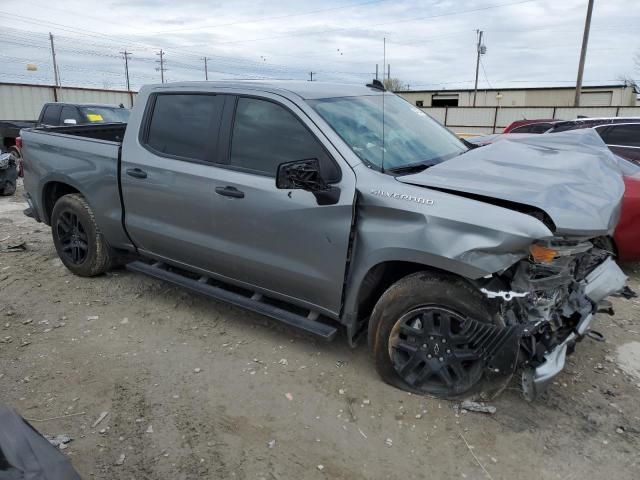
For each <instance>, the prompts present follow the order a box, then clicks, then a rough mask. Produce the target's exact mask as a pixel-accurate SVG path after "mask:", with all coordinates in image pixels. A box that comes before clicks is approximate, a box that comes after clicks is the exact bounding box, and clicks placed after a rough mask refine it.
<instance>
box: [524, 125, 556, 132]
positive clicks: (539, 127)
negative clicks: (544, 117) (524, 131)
mask: <svg viewBox="0 0 640 480" xmlns="http://www.w3.org/2000/svg"><path fill="white" fill-rule="evenodd" d="M550 128H551V124H550V123H534V124H533V125H531V130H529V132H530V133H544V132H546V131H547V130H549V129H550Z"/></svg>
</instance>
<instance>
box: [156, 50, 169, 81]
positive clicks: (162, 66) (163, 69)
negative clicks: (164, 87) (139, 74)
mask: <svg viewBox="0 0 640 480" xmlns="http://www.w3.org/2000/svg"><path fill="white" fill-rule="evenodd" d="M156 55H158V56H159V57H160V60H156V62H157V63H159V64H160V68H156V70H159V71H160V82H161V83H164V72H165V71H166V70H167V69H166V68H164V51H163V50H162V49H160V51H159V52H158V53H156Z"/></svg>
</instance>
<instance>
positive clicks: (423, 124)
mask: <svg viewBox="0 0 640 480" xmlns="http://www.w3.org/2000/svg"><path fill="white" fill-rule="evenodd" d="M383 95H386V96H385V97H383ZM383 101H384V108H385V110H384V115H385V116H384V122H385V124H384V129H383V128H382V125H381V119H382V106H383ZM204 119H206V120H207V121H203V120H204ZM123 135H124V140H123V141H120V140H119V139H121V138H122V137H123ZM22 136H23V142H24V159H25V162H24V164H25V188H26V191H27V199H28V202H29V204H30V211H29V212H28V213H29V214H30V215H31V216H33V217H34V218H35V219H36V220H38V221H43V222H45V223H46V224H48V225H51V227H52V234H53V241H54V245H55V247H56V250H57V252H58V254H59V256H60V258H61V259H62V261H63V263H64V264H65V265H66V266H67V268H69V269H70V270H71V271H72V272H74V273H76V274H78V275H82V276H93V275H98V274H101V273H103V272H105V271H106V270H107V269H108V268H109V267H110V266H112V265H113V264H114V263H117V262H126V261H129V263H128V264H127V267H128V268H129V269H130V270H133V271H137V272H142V273H146V274H149V275H152V276H154V277H156V278H160V279H163V280H165V281H168V282H171V283H174V284H177V285H181V286H183V287H185V288H189V289H191V290H193V291H195V292H198V293H201V294H204V295H208V296H211V297H214V298H217V299H221V300H225V301H227V302H231V303H233V304H235V305H239V306H242V307H245V308H248V309H251V310H253V311H256V312H259V313H262V314H264V315H267V316H270V317H272V318H274V319H277V320H279V321H281V322H284V323H285V324H287V325H290V326H293V327H296V328H299V329H301V330H304V331H306V332H309V333H313V334H315V335H318V336H320V337H321V338H324V339H327V340H329V339H332V338H333V337H334V336H335V335H336V332H337V326H338V325H343V326H344V327H345V329H346V332H347V338H348V339H349V341H350V342H351V343H352V344H355V343H356V341H357V339H358V338H360V337H361V335H362V334H363V332H365V331H367V332H368V340H369V344H370V347H371V350H372V353H373V356H374V358H375V362H376V368H377V370H378V372H379V373H380V375H381V376H382V378H384V379H385V380H386V381H387V382H389V383H390V384H392V385H395V386H398V387H400V388H403V389H406V390H409V391H414V392H419V393H426V394H431V395H436V396H440V397H447V398H456V397H459V396H470V395H476V394H479V393H481V392H482V393H486V394H494V393H496V392H499V391H500V390H501V389H502V388H504V387H505V386H506V383H507V382H508V381H509V380H510V378H511V376H512V375H513V374H514V372H516V371H518V372H519V373H521V374H522V375H523V377H522V378H523V381H524V382H525V386H524V389H525V392H526V395H527V396H529V397H530V398H533V397H535V396H536V395H537V393H538V392H539V391H540V390H541V389H543V388H544V387H545V386H546V385H547V384H548V383H549V382H550V380H551V379H552V378H553V377H554V376H555V375H556V374H557V373H558V372H559V371H561V369H562V367H563V365H564V358H565V355H566V353H567V351H571V350H572V348H573V346H574V345H575V342H576V341H578V340H579V339H580V338H582V337H583V336H585V335H586V334H587V333H588V331H589V328H590V324H591V322H592V320H593V318H594V313H595V311H596V309H597V305H598V303H599V302H600V300H602V299H603V298H604V297H606V296H607V295H608V294H610V293H612V292H614V291H616V290H617V289H619V288H622V286H623V285H624V280H625V276H624V274H623V273H622V272H621V270H620V269H619V268H618V267H617V265H616V264H615V263H614V262H613V261H612V260H611V258H610V254H609V252H607V251H606V250H604V249H602V248H600V247H599V246H598V239H599V238H600V237H602V236H605V235H607V234H608V233H610V232H611V231H612V229H613V228H614V225H615V221H616V219H617V211H618V209H619V204H620V200H621V198H622V193H623V188H624V185H623V183H622V178H621V175H620V171H619V168H618V163H617V161H616V160H615V157H614V156H613V155H612V154H611V152H610V151H609V150H608V149H606V147H604V146H602V147H601V148H599V147H598V145H597V142H595V146H592V147H589V148H588V149H587V150H585V149H584V148H583V146H584V145H585V143H586V144H589V143H591V144H594V142H593V141H592V140H593V138H592V137H594V136H595V134H594V133H593V132H590V131H585V132H581V133H580V134H578V135H575V134H571V135H567V134H565V135H558V136H555V137H553V138H554V140H555V142H556V143H555V145H546V144H545V145H544V147H545V151H550V150H554V149H555V151H557V152H558V153H560V152H561V153H562V155H563V156H565V157H566V158H567V159H568V160H569V164H570V166H569V167H565V166H563V164H562V163H559V162H556V159H555V156H553V155H540V153H539V152H540V150H541V145H542V144H540V143H539V144H538V145H529V144H525V143H522V144H515V143H513V144H511V143H507V142H499V143H498V144H496V145H494V146H491V147H487V148H477V149H473V150H469V149H468V148H467V147H466V146H465V145H464V144H463V142H461V141H460V140H459V139H458V138H457V137H455V136H454V135H453V134H452V133H451V132H449V131H448V130H446V129H445V128H443V127H442V126H441V125H440V124H438V123H437V122H436V121H434V120H433V119H431V118H430V117H429V116H428V115H426V114H424V112H422V111H421V110H420V109H418V108H415V107H414V106H412V105H411V104H409V103H408V102H406V101H405V100H403V99H401V98H400V97H397V96H395V95H393V94H385V92H384V90H383V89H382V85H381V84H380V83H379V82H378V83H373V84H371V85H368V86H366V87H365V86H354V85H334V84H324V83H321V82H284V83H279V82H259V81H255V82H228V83H226V82H220V83H217V82H203V83H178V84H174V85H167V84H163V85H156V86H148V87H145V88H143V89H142V90H141V91H140V94H139V96H138V100H137V103H136V106H135V108H134V110H133V112H132V115H131V119H130V121H129V123H128V124H103V125H85V126H77V125H74V126H64V127H53V128H39V129H33V130H25V131H23V133H22ZM596 138H597V137H596ZM507 159H508V160H509V161H510V162H511V164H509V163H508V162H507ZM541 166H544V167H545V168H541ZM594 167H597V168H594ZM567 184H570V186H569V188H567ZM587 238H589V239H592V241H591V240H586V239H587ZM131 260H134V261H131ZM559 279H561V280H560V281H559Z"/></svg>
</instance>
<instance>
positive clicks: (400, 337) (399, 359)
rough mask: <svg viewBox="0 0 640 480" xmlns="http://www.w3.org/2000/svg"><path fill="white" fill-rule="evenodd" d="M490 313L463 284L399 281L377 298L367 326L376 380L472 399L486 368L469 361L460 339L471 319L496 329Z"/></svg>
mask: <svg viewBox="0 0 640 480" xmlns="http://www.w3.org/2000/svg"><path fill="white" fill-rule="evenodd" d="M490 312H491V309H490V307H489V305H488V304H487V300H486V298H485V297H484V296H483V295H482V294H481V293H480V292H479V291H478V290H477V289H475V288H474V287H473V286H472V285H470V284H469V283H467V282H466V281H464V280H463V279H461V278H457V277H455V276H453V275H447V274H438V273H432V272H419V273H415V274H412V275H409V276H407V277H404V278H402V279H401V280H399V281H398V282H396V283H395V284H393V285H392V286H391V287H389V288H388V289H387V290H386V291H385V292H384V294H383V295H382V297H380V299H379V300H378V303H377V304H376V306H375V308H374V310H373V313H372V314H371V318H370V321H369V334H368V335H369V347H370V348H371V352H372V355H373V357H374V361H375V367H376V370H377V371H378V374H379V375H380V376H381V377H382V379H383V380H384V381H385V382H387V383H389V384H390V385H393V386H395V387H397V388H400V389H402V390H406V391H409V392H413V393H417V394H422V395H430V396H434V397H438V398H447V399H459V398H468V397H471V396H473V395H474V394H475V393H476V392H477V391H478V390H479V387H480V386H481V384H482V379H483V376H484V362H483V360H482V359H479V358H477V356H476V357H474V358H472V359H470V358H469V357H472V350H471V348H470V347H469V345H466V346H465V344H464V343H462V342H461V340H460V338H464V337H463V334H464V332H465V331H467V330H463V325H465V328H466V326H468V325H469V320H470V319H473V320H477V321H480V322H483V323H485V322H486V323H494V322H493V317H494V316H493V315H492V314H491V313H490ZM403 325H404V326H403ZM447 325H449V326H450V327H449V328H447ZM445 331H451V332H453V333H450V334H449V333H444V332H445ZM407 332H409V333H407ZM431 334H433V335H431ZM447 339H448V342H447Z"/></svg>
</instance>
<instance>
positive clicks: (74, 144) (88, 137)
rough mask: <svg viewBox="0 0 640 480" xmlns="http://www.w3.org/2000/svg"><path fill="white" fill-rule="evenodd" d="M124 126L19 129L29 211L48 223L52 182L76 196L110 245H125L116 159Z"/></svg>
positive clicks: (117, 159) (117, 158) (118, 156)
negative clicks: (70, 189) (78, 194)
mask: <svg viewBox="0 0 640 480" xmlns="http://www.w3.org/2000/svg"><path fill="white" fill-rule="evenodd" d="M125 129H126V124H101V125H78V126H64V127H48V128H32V129H26V130H22V132H21V136H22V138H23V142H24V143H23V149H22V155H23V159H24V163H23V164H24V169H25V179H24V182H25V189H26V190H27V192H42V194H41V196H40V198H35V196H34V197H31V198H30V199H29V200H30V202H32V204H33V207H34V209H35V210H36V212H37V214H38V216H39V217H40V219H41V220H42V221H44V222H45V223H49V215H50V210H51V207H52V205H49V202H48V195H50V194H51V191H52V188H55V184H56V182H60V183H63V184H65V185H70V186H72V187H74V188H75V189H76V190H77V191H78V192H81V193H82V194H83V195H84V196H85V198H86V199H87V202H88V203H89V205H90V206H91V207H92V209H93V211H94V212H95V216H96V221H97V223H98V224H99V225H100V226H101V229H102V230H103V234H104V235H105V237H107V238H109V240H110V243H111V244H112V245H114V246H121V245H126V244H129V243H130V242H129V241H128V239H127V237H126V235H125V233H124V229H123V227H122V207H121V203H120V190H119V185H120V182H119V168H120V166H119V158H120V147H121V143H122V138H123V136H124V132H125Z"/></svg>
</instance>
